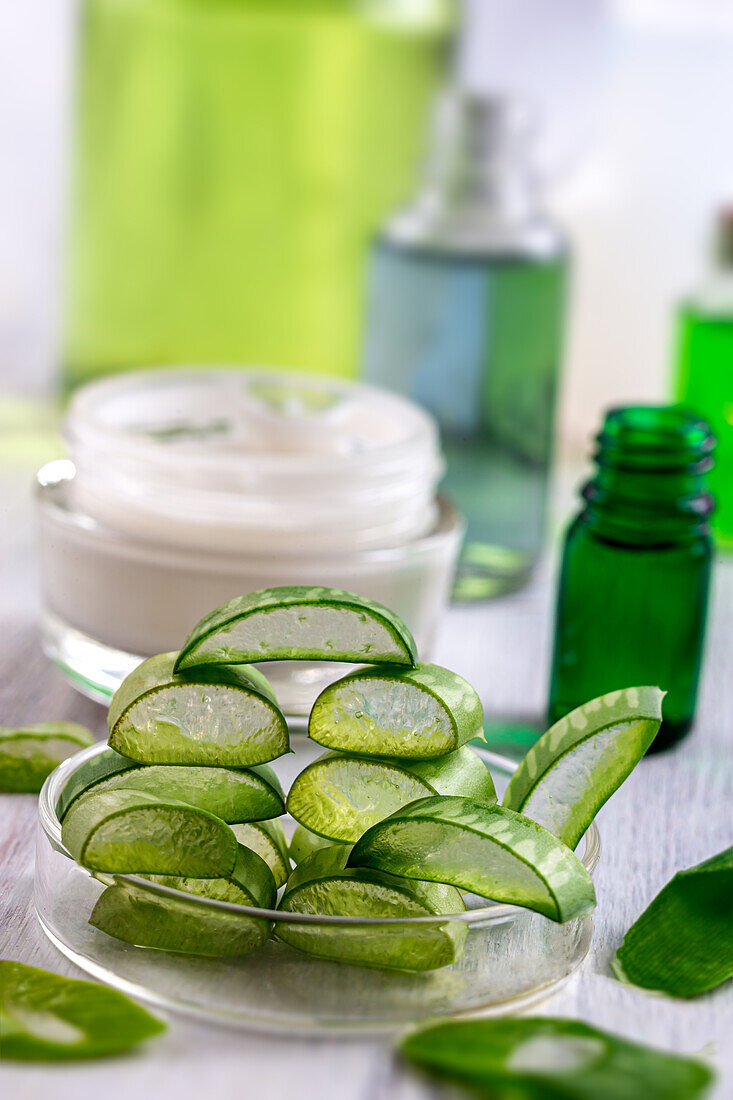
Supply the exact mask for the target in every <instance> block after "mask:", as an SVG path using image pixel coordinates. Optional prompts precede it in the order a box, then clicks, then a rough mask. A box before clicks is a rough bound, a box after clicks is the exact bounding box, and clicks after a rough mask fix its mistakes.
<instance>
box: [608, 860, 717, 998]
mask: <svg viewBox="0 0 733 1100" xmlns="http://www.w3.org/2000/svg"><path fill="white" fill-rule="evenodd" d="M617 965H618V968H619V970H620V975H621V977H623V978H624V979H625V980H626V981H629V982H632V983H633V984H634V985H638V986H642V987H643V988H645V989H654V990H657V991H658V992H660V993H667V994H670V995H671V996H673V997H696V996H698V995H699V994H700V993H705V992H707V990H709V989H714V988H715V986H717V985H720V983H721V982H724V981H727V980H728V979H729V978H732V977H733V848H727V849H726V850H725V851H724V852H720V854H719V855H717V856H713V858H712V859H708V860H706V861H705V862H704V863H699V864H698V865H697V866H696V867H690V868H688V870H686V871H679V872H678V873H677V874H676V875H675V876H674V878H673V879H672V880H671V882H668V883H667V885H666V886H665V887H664V889H663V890H661V891H660V893H659V894H657V896H656V897H655V898H654V900H653V901H652V903H651V904H650V905H649V906H648V908H647V909H645V910H644V912H643V913H642V914H641V916H640V917H639V919H638V920H637V921H636V922H635V923H634V924H632V926H631V928H630V929H629V931H628V932H627V933H626V935H625V936H624V941H623V943H622V944H621V947H620V948H619V950H618V954H617Z"/></svg>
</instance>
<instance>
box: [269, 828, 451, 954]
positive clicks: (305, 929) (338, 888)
mask: <svg viewBox="0 0 733 1100" xmlns="http://www.w3.org/2000/svg"><path fill="white" fill-rule="evenodd" d="M348 855H349V848H348V847H345V846H343V845H332V846H331V847H329V848H325V849H322V850H321V851H318V852H315V853H314V854H313V855H311V856H309V857H308V858H306V859H305V860H304V861H303V862H302V863H300V864H299V865H298V866H297V867H296V869H295V871H293V873H292V875H291V876H290V881H289V882H288V885H287V888H286V890H285V893H284V894H283V897H282V900H281V902H280V906H279V908H280V909H281V910H282V911H284V912H290V913H310V914H315V915H320V916H341V917H352V918H358V917H363V918H366V919H374V918H383V919H385V918H386V919H388V918H396V919H404V918H407V917H425V916H433V915H435V916H443V915H446V916H447V915H449V914H457V913H461V912H463V911H465V905H464V903H463V900H462V898H461V895H460V894H459V893H458V891H457V890H454V889H453V888H452V887H450V886H443V885H439V884H437V883H430V882H414V881H412V882H408V881H407V880H405V879H399V878H397V877H396V876H394V875H389V874H383V873H381V872H378V871H372V870H369V869H353V868H348V867H347V866H346V862H347V859H348ZM275 935H276V936H277V938H278V939H281V940H284V941H285V942H286V943H289V944H290V945H291V946H292V947H297V948H298V949H299V950H300V951H306V952H308V953H309V954H311V955H318V956H320V957H321V958H325V959H332V960H335V961H338V962H347V963H352V964H354V965H358V966H368V967H377V968H379V969H385V970H408V971H409V970H413V971H415V970H417V971H419V970H434V969H437V968H438V967H442V966H449V965H450V964H451V963H453V962H455V961H456V959H457V958H458V956H459V955H460V953H461V951H462V949H463V943H464V941H465V938H466V925H465V923H464V922H461V921H450V920H446V922H445V923H444V924H440V925H431V924H427V925H414V926H410V925H396V926H391V927H390V926H386V927H385V926H381V927H369V926H368V925H364V924H362V925H356V926H355V927H351V928H350V927H348V926H344V925H339V926H333V925H328V924H323V923H321V924H312V925H305V924H294V923H293V924H290V923H288V922H277V923H276V926H275Z"/></svg>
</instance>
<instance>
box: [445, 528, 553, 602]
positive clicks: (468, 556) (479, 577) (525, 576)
mask: <svg viewBox="0 0 733 1100" xmlns="http://www.w3.org/2000/svg"><path fill="white" fill-rule="evenodd" d="M533 565H534V560H533V558H532V557H531V556H530V555H529V554H527V553H526V552H524V551H522V550H511V549H509V548H508V547H506V546H499V545H496V544H493V543H490V542H474V541H470V542H467V543H466V544H465V545H464V547H463V551H462V553H461V556H460V559H459V562H458V568H457V570H456V577H455V580H454V582H453V592H452V598H453V600H454V601H455V602H457V603H477V602H479V601H481V600H491V599H494V598H495V597H497V596H504V595H506V594H507V593H508V592H515V591H516V590H517V589H519V588H523V587H524V585H525V584H527V582H528V581H529V579H530V576H531V574H532V567H533Z"/></svg>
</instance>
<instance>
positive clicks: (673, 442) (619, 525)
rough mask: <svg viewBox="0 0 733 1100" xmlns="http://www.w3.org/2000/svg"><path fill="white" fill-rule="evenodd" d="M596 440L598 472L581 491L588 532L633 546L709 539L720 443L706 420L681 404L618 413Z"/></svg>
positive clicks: (612, 414)
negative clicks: (712, 478) (711, 486)
mask: <svg viewBox="0 0 733 1100" xmlns="http://www.w3.org/2000/svg"><path fill="white" fill-rule="evenodd" d="M596 439H597V443H598V449H597V451H596V454H595V462H596V466H597V470H596V473H595V476H594V477H593V478H591V480H590V481H589V482H588V483H587V484H586V485H585V486H584V488H583V490H582V495H583V498H584V500H585V502H586V505H585V508H584V510H583V513H582V521H583V522H584V524H585V525H586V526H587V527H589V528H591V529H592V530H593V531H595V532H596V533H597V534H599V535H600V536H601V537H603V538H607V539H611V540H613V541H617V542H622V543H625V544H627V545H632V546H653V545H663V544H668V543H674V542H681V541H687V540H689V539H693V538H697V537H699V536H704V535H707V534H708V530H709V528H708V520H709V517H710V514H711V512H712V511H713V507H714V502H713V498H712V496H711V495H710V493H709V492H708V490H707V474H708V471H709V470H710V469H711V468H712V465H713V458H712V450H713V448H714V446H715V439H714V437H713V435H712V432H711V431H710V428H709V426H708V425H707V424H706V423H705V421H704V420H702V419H701V418H700V417H698V416H697V415H696V414H695V413H693V412H690V411H689V410H686V409H682V408H679V407H676V406H631V407H627V408H620V409H612V410H611V411H610V412H609V413H608V415H607V416H606V419H605V422H604V425H603V428H602V429H601V432H600V433H599V435H598V436H597V437H596Z"/></svg>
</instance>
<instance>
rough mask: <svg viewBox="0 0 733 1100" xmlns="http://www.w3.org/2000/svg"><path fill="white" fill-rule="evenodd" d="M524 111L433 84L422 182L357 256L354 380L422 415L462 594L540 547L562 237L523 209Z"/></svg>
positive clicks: (531, 198)
mask: <svg viewBox="0 0 733 1100" xmlns="http://www.w3.org/2000/svg"><path fill="white" fill-rule="evenodd" d="M529 121H530V120H529V118H528V115H527V113H526V111H525V110H524V108H523V107H522V106H521V105H520V104H518V103H516V102H514V101H512V100H508V99H504V98H500V97H489V96H480V95H476V94H470V93H461V92H458V91H455V92H453V91H451V92H447V93H446V94H445V95H444V96H443V97H441V99H440V101H439V103H438V105H437V110H436V116H435V124H434V134H433V140H432V148H431V151H430V155H429V157H428V163H427V171H426V178H425V183H424V186H423V189H422V190H421V192H420V193H419V195H418V196H417V198H416V200H415V201H414V202H413V203H412V205H410V206H409V207H407V208H406V209H403V210H401V211H400V212H398V213H397V214H396V215H395V216H394V217H393V218H392V220H391V221H390V222H389V223H388V224H387V226H386V228H385V229H384V231H383V233H382V234H381V236H380V237H379V239H378V240H377V242H376V244H375V246H374V250H373V254H372V259H371V270H370V277H369V300H368V314H367V334H366V346H365V358H364V375H365V380H366V381H368V382H373V383H376V384H379V385H383V386H387V387H388V388H391V389H394V390H397V391H398V392H401V393H403V394H405V395H407V396H409V397H411V398H413V399H414V400H417V401H419V402H420V403H421V404H422V405H423V406H425V407H426V408H428V409H429V410H430V411H431V412H432V413H433V414H434V415H435V416H436V417H437V419H438V422H439V424H440V427H441V432H442V437H443V446H444V450H445V454H446V458H447V472H446V476H445V479H444V482H443V491H444V492H445V493H446V495H448V496H449V497H450V498H451V499H452V500H453V502H454V503H455V504H456V505H457V506H458V507H459V508H460V509H461V511H462V512H463V514H464V515H465V517H466V519H467V522H468V532H467V537H466V544H465V547H464V552H463V555H462V558H461V562H460V565H459V570H458V575H457V578H456V583H455V589H454V596H455V597H456V598H457V599H463V600H480V599H485V598H487V597H490V596H495V595H498V594H500V593H502V592H506V591H509V590H511V589H513V588H517V587H519V586H520V585H521V584H522V583H523V582H524V581H525V580H526V579H527V576H528V574H529V571H530V569H531V567H532V565H533V564H534V562H535V561H536V560H537V558H538V556H539V553H540V551H541V549H542V540H543V533H544V517H545V504H546V497H547V487H548V473H549V466H550V458H551V453H552V443H553V428H554V419H555V398H556V393H557V384H558V375H559V369H560V362H561V349H562V334H563V320H564V298H565V283H566V272H567V251H566V247H565V243H564V240H563V238H562V235H561V233H560V232H559V231H558V230H557V229H556V228H555V227H554V226H553V225H552V224H551V223H550V222H549V221H548V220H547V219H546V218H545V217H544V216H543V214H542V213H541V212H540V210H539V209H538V205H537V196H536V190H535V186H534V180H533V175H532V171H531V168H530V166H529V163H528V158H527V145H528V138H529V136H530V125H529Z"/></svg>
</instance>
